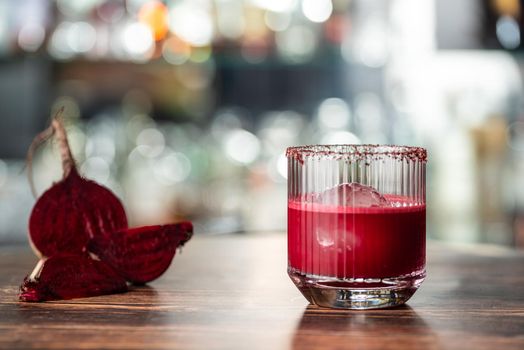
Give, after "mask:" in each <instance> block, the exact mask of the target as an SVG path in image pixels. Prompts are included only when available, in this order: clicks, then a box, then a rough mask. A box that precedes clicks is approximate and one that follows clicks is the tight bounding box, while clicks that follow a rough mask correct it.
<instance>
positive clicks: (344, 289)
mask: <svg viewBox="0 0 524 350" xmlns="http://www.w3.org/2000/svg"><path fill="white" fill-rule="evenodd" d="M288 274H289V277H291V280H292V281H293V283H295V285H296V286H297V288H298V289H299V290H300V292H302V294H303V295H304V297H305V298H306V299H307V300H308V301H309V302H310V303H311V304H315V305H318V306H320V307H328V308H335V309H359V310H366V309H379V308H385V307H393V306H398V305H402V304H404V303H405V302H406V301H408V300H409V298H411V296H412V295H413V294H414V293H415V292H416V291H417V289H418V288H419V287H420V284H421V283H422V282H423V281H424V278H425V277H426V271H425V270H422V271H417V272H414V273H412V274H409V275H405V276H400V277H395V278H382V279H379V278H369V279H363V278H356V279H340V278H335V277H325V276H316V275H305V274H303V273H301V272H299V271H298V270H296V269H293V268H288Z"/></svg>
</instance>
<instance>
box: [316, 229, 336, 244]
mask: <svg viewBox="0 0 524 350" xmlns="http://www.w3.org/2000/svg"><path fill="white" fill-rule="evenodd" d="M316 234H317V242H318V244H319V245H320V246H321V247H324V248H329V247H331V246H332V245H333V244H335V233H332V232H330V231H329V230H327V229H325V228H324V227H317V232H316Z"/></svg>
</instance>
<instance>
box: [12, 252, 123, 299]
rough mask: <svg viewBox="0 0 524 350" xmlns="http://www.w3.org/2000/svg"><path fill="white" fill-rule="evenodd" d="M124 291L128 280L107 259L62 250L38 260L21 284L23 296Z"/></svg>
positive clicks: (67, 296) (69, 296) (56, 296)
mask: <svg viewBox="0 0 524 350" xmlns="http://www.w3.org/2000/svg"><path fill="white" fill-rule="evenodd" d="M125 291H127V284H126V281H125V280H124V279H123V278H122V277H121V276H120V275H119V274H118V273H116V272H115V270H114V269H113V268H112V267H111V266H109V265H108V264H106V263H105V262H103V261H97V260H93V259H91V258H90V257H89V256H87V255H75V254H69V253H60V254H56V255H54V256H52V257H50V258H47V259H41V260H40V261H39V262H38V264H37V265H36V267H35V269H34V271H33V272H32V273H31V275H30V276H27V277H26V278H25V279H24V283H23V284H22V286H21V287H20V300H21V301H31V302H36V301H46V300H60V299H72V298H82V297H90V296H96V295H104V294H112V293H122V292H125Z"/></svg>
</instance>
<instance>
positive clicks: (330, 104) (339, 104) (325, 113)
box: [318, 98, 351, 129]
mask: <svg viewBox="0 0 524 350" xmlns="http://www.w3.org/2000/svg"><path fill="white" fill-rule="evenodd" d="M350 118H351V111H350V110H349V106H348V105H347V103H346V102H345V101H344V100H342V99H340V98H328V99H326V100H324V101H322V103H321V104H320V106H319V107H318V121H319V123H320V125H321V126H323V127H326V128H330V129H340V128H345V127H347V126H348V124H349V122H350Z"/></svg>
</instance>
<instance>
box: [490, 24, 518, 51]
mask: <svg viewBox="0 0 524 350" xmlns="http://www.w3.org/2000/svg"><path fill="white" fill-rule="evenodd" d="M496 34H497V39H498V40H499V42H500V44H501V45H502V46H503V47H504V48H505V49H510V50H511V49H515V48H517V47H519V45H520V40H521V39H520V37H521V35H520V28H519V24H518V22H517V21H516V20H515V19H514V18H513V17H510V16H502V17H500V18H499V19H498V20H497V31H496Z"/></svg>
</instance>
